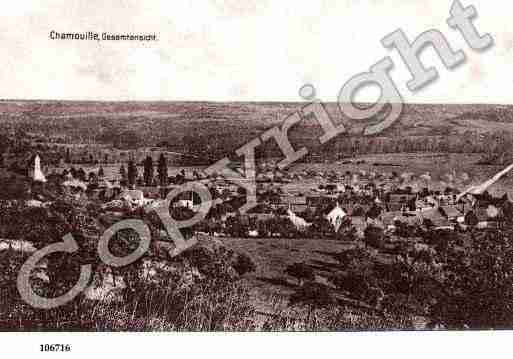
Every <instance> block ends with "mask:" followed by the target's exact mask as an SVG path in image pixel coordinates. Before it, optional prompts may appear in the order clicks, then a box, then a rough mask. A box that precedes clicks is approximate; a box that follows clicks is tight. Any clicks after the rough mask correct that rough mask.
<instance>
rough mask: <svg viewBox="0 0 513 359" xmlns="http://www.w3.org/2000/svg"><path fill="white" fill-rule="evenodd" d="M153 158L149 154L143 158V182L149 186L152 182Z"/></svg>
mask: <svg viewBox="0 0 513 359" xmlns="http://www.w3.org/2000/svg"><path fill="white" fill-rule="evenodd" d="M153 172H154V171H153V158H151V156H146V159H145V160H144V173H143V176H144V183H145V184H146V186H151V185H152V184H153Z"/></svg>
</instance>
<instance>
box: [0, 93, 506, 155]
mask: <svg viewBox="0 0 513 359" xmlns="http://www.w3.org/2000/svg"><path fill="white" fill-rule="evenodd" d="M302 106H304V104H303V103H208V102H69V101H0V125H2V126H10V127H16V128H22V129H23V130H25V131H29V132H35V133H40V134H42V135H43V136H44V137H47V138H50V137H51V136H60V137H62V138H67V139H68V141H70V142H74V143H84V142H95V143H108V144H114V145H116V146H123V145H124V144H123V140H124V139H127V142H130V143H129V144H128V145H131V146H139V145H140V146H155V145H157V144H159V143H160V144H164V145H165V146H166V147H168V148H169V149H171V150H177V151H184V150H188V151H194V148H195V147H194V146H195V145H194V143H197V146H198V148H199V147H202V148H206V149H207V150H208V151H212V152H222V151H225V150H226V149H227V148H228V147H229V148H231V149H233V148H235V147H236V146H239V145H242V144H243V143H245V142H246V141H247V140H249V139H251V138H253V137H255V136H257V135H259V134H260V133H262V131H264V130H265V129H267V128H270V127H272V126H274V125H276V124H279V123H281V122H282V121H283V120H284V119H285V118H286V117H287V116H288V115H290V114H292V113H294V112H295V111H298V110H299V109H301V107H302ZM326 108H327V110H328V112H329V113H330V114H331V116H332V118H333V119H334V120H335V121H341V120H347V119H345V118H344V117H343V116H342V114H341V112H340V111H339V108H338V105H337V104H335V103H330V104H327V105H326ZM468 131H471V132H473V133H475V134H484V133H494V132H496V133H511V134H513V106H505V105H425V104H408V105H405V106H404V111H403V115H402V118H401V121H400V122H399V123H397V124H396V125H394V127H393V128H391V129H389V130H387V131H386V132H384V133H383V134H381V135H380V137H389V138H397V136H398V135H400V136H401V137H411V136H415V137H418V136H457V135H461V134H463V133H468ZM320 134H321V130H320V128H319V126H318V124H317V122H316V121H314V120H311V119H310V120H304V121H302V122H301V123H300V124H298V125H297V126H296V127H295V128H294V129H293V130H292V131H291V138H292V139H294V140H295V141H299V142H301V143H304V144H311V143H314V142H315V141H316V139H317V137H318V136H319V135H320ZM116 141H117V142H116ZM118 142H119V143H118Z"/></svg>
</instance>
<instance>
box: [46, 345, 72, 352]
mask: <svg viewBox="0 0 513 359" xmlns="http://www.w3.org/2000/svg"><path fill="white" fill-rule="evenodd" d="M39 349H40V351H42V352H70V351H71V345H69V344H41V345H40V346H39Z"/></svg>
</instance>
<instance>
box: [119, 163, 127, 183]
mask: <svg viewBox="0 0 513 359" xmlns="http://www.w3.org/2000/svg"><path fill="white" fill-rule="evenodd" d="M119 174H120V175H121V180H122V181H126V180H127V179H128V178H127V175H126V169H125V166H124V165H121V168H120V169H119Z"/></svg>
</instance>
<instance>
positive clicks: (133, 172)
mask: <svg viewBox="0 0 513 359" xmlns="http://www.w3.org/2000/svg"><path fill="white" fill-rule="evenodd" d="M127 175H128V184H129V185H131V186H132V185H135V183H136V181H137V177H139V173H138V171H137V167H136V165H135V162H134V161H133V160H129V161H128V173H127Z"/></svg>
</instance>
